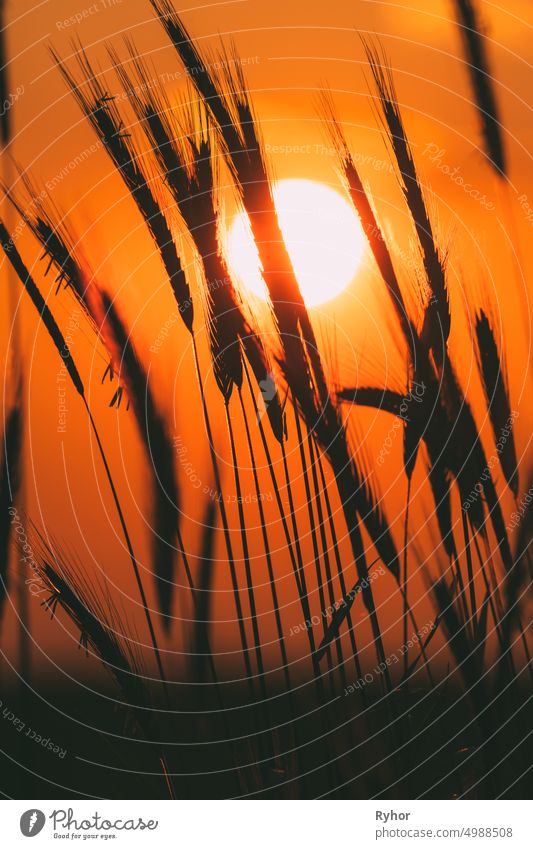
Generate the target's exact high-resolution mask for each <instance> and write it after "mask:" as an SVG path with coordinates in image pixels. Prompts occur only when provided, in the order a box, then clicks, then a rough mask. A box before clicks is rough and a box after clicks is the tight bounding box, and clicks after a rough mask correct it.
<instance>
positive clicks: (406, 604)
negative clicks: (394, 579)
mask: <svg viewBox="0 0 533 849" xmlns="http://www.w3.org/2000/svg"><path fill="white" fill-rule="evenodd" d="M411 480H412V477H411V475H409V477H408V478H407V495H406V501H405V522H404V528H403V576H402V585H403V593H402V594H403V648H404V649H405V653H404V656H403V672H404V676H405V675H407V670H408V668H409V652H408V649H407V616H408V608H409V601H408V598H407V535H408V533H409V504H410V502H411Z"/></svg>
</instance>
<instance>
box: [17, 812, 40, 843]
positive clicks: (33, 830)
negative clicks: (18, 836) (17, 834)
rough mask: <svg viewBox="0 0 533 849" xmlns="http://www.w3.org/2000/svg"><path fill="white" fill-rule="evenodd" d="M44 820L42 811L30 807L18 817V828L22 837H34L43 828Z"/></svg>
mask: <svg viewBox="0 0 533 849" xmlns="http://www.w3.org/2000/svg"><path fill="white" fill-rule="evenodd" d="M45 822H46V817H45V815H44V814H43V812H42V811H39V810H38V809H37V808H30V810H29V811H25V812H24V813H23V814H22V816H21V818H20V830H21V832H22V833H23V835H24V837H35V835H36V834H39V832H40V831H42V830H43V828H44V824H45Z"/></svg>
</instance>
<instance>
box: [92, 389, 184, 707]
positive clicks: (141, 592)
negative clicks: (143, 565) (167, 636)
mask: <svg viewBox="0 0 533 849" xmlns="http://www.w3.org/2000/svg"><path fill="white" fill-rule="evenodd" d="M82 398H83V403H84V404H85V409H86V410H87V415H88V416H89V421H90V423H91V428H92V431H93V434H94V436H95V439H96V443H97V445H98V450H99V452H100V456H101V458H102V463H103V464H104V469H105V472H106V475H107V480H108V483H109V488H110V489H111V493H112V495H113V500H114V502H115V507H116V510H117V514H118V518H119V521H120V525H121V528H122V533H123V534H124V540H125V542H126V546H127V549H128V554H129V556H130V560H131V565H132V566H133V572H134V575H135V580H136V582H137V587H138V590H139V595H140V597H141V602H142V606H143V610H144V615H145V618H146V624H147V625H148V630H149V632H150V639H151V641H152V646H153V649H154V655H155V659H156V662H157V668H158V670H159V675H160V678H161V681H162V682H163V684H164V685H165V690H166V687H167V679H166V676H165V672H164V669H163V664H162V661H161V655H160V653H159V646H158V644H157V638H156V635H155V631H154V625H153V622H152V617H151V616H150V610H149V608H148V602H147V599H146V593H145V592H144V586H143V582H142V578H141V573H140V571H139V565H138V563H137V558H136V557H135V554H134V551H133V546H132V544H131V539H130V535H129V532H128V528H127V525H126V520H125V518H124V514H123V512H122V507H121V506H120V501H119V498H118V495H117V491H116V489H115V484H114V482H113V476H112V474H111V469H110V468H109V465H108V462H107V457H106V454H105V451H104V446H103V445H102V441H101V439H100V435H99V433H98V428H97V427H96V422H95V421H94V419H93V415H92V413H91V410H90V408H89V404H88V403H87V399H86V398H85V395H83V396H82Z"/></svg>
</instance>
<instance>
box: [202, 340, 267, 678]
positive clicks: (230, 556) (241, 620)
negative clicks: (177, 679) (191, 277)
mask: <svg viewBox="0 0 533 849" xmlns="http://www.w3.org/2000/svg"><path fill="white" fill-rule="evenodd" d="M191 339H192V347H193V354H194V364H195V367H196V376H197V379H198V388H199V390H200V398H201V402H202V412H203V418H204V425H205V429H206V433H207V441H208V443H209V453H210V456H211V465H212V466H213V473H214V475H215V485H216V488H217V492H218V494H219V496H220V498H219V502H218V504H219V508H220V518H221V520H222V531H223V534H224V542H225V544H226V551H227V554H228V563H229V569H230V576H231V583H232V587H233V598H234V600H235V609H236V612H237V621H238V625H239V634H240V638H241V646H242V653H243V658H244V665H245V669H246V675H247V677H248V687H249V688H250V691H251V692H253V684H252V680H253V676H252V665H251V663H250V653H249V648H248V640H247V638H246V630H245V627H244V618H243V613H242V605H241V598H240V595H239V582H238V580H237V572H236V569H235V560H234V557H233V546H232V544H231V535H230V532H229V525H228V517H227V513H226V507H225V504H224V495H223V491H222V483H221V479H220V470H219V468H218V461H217V457H216V453H215V449H214V447H213V432H212V430H211V422H210V420H209V413H208V410H207V403H206V400H205V393H204V386H203V383H202V373H201V371H200V361H199V359H198V349H197V346H196V337H195V335H194V333H192V334H191Z"/></svg>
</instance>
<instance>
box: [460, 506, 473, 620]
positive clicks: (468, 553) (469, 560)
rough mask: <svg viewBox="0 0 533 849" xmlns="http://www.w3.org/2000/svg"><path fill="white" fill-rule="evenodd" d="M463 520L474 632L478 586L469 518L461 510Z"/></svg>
mask: <svg viewBox="0 0 533 849" xmlns="http://www.w3.org/2000/svg"><path fill="white" fill-rule="evenodd" d="M461 517H462V520H463V535H464V540H465V553H466V568H467V570H468V587H469V590H470V608H471V610H472V625H473V628H474V633H476V631H477V603H476V588H475V585H474V570H473V568H472V552H471V550H470V534H469V531H468V520H467V518H466V514H465V511H464V510H461Z"/></svg>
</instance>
